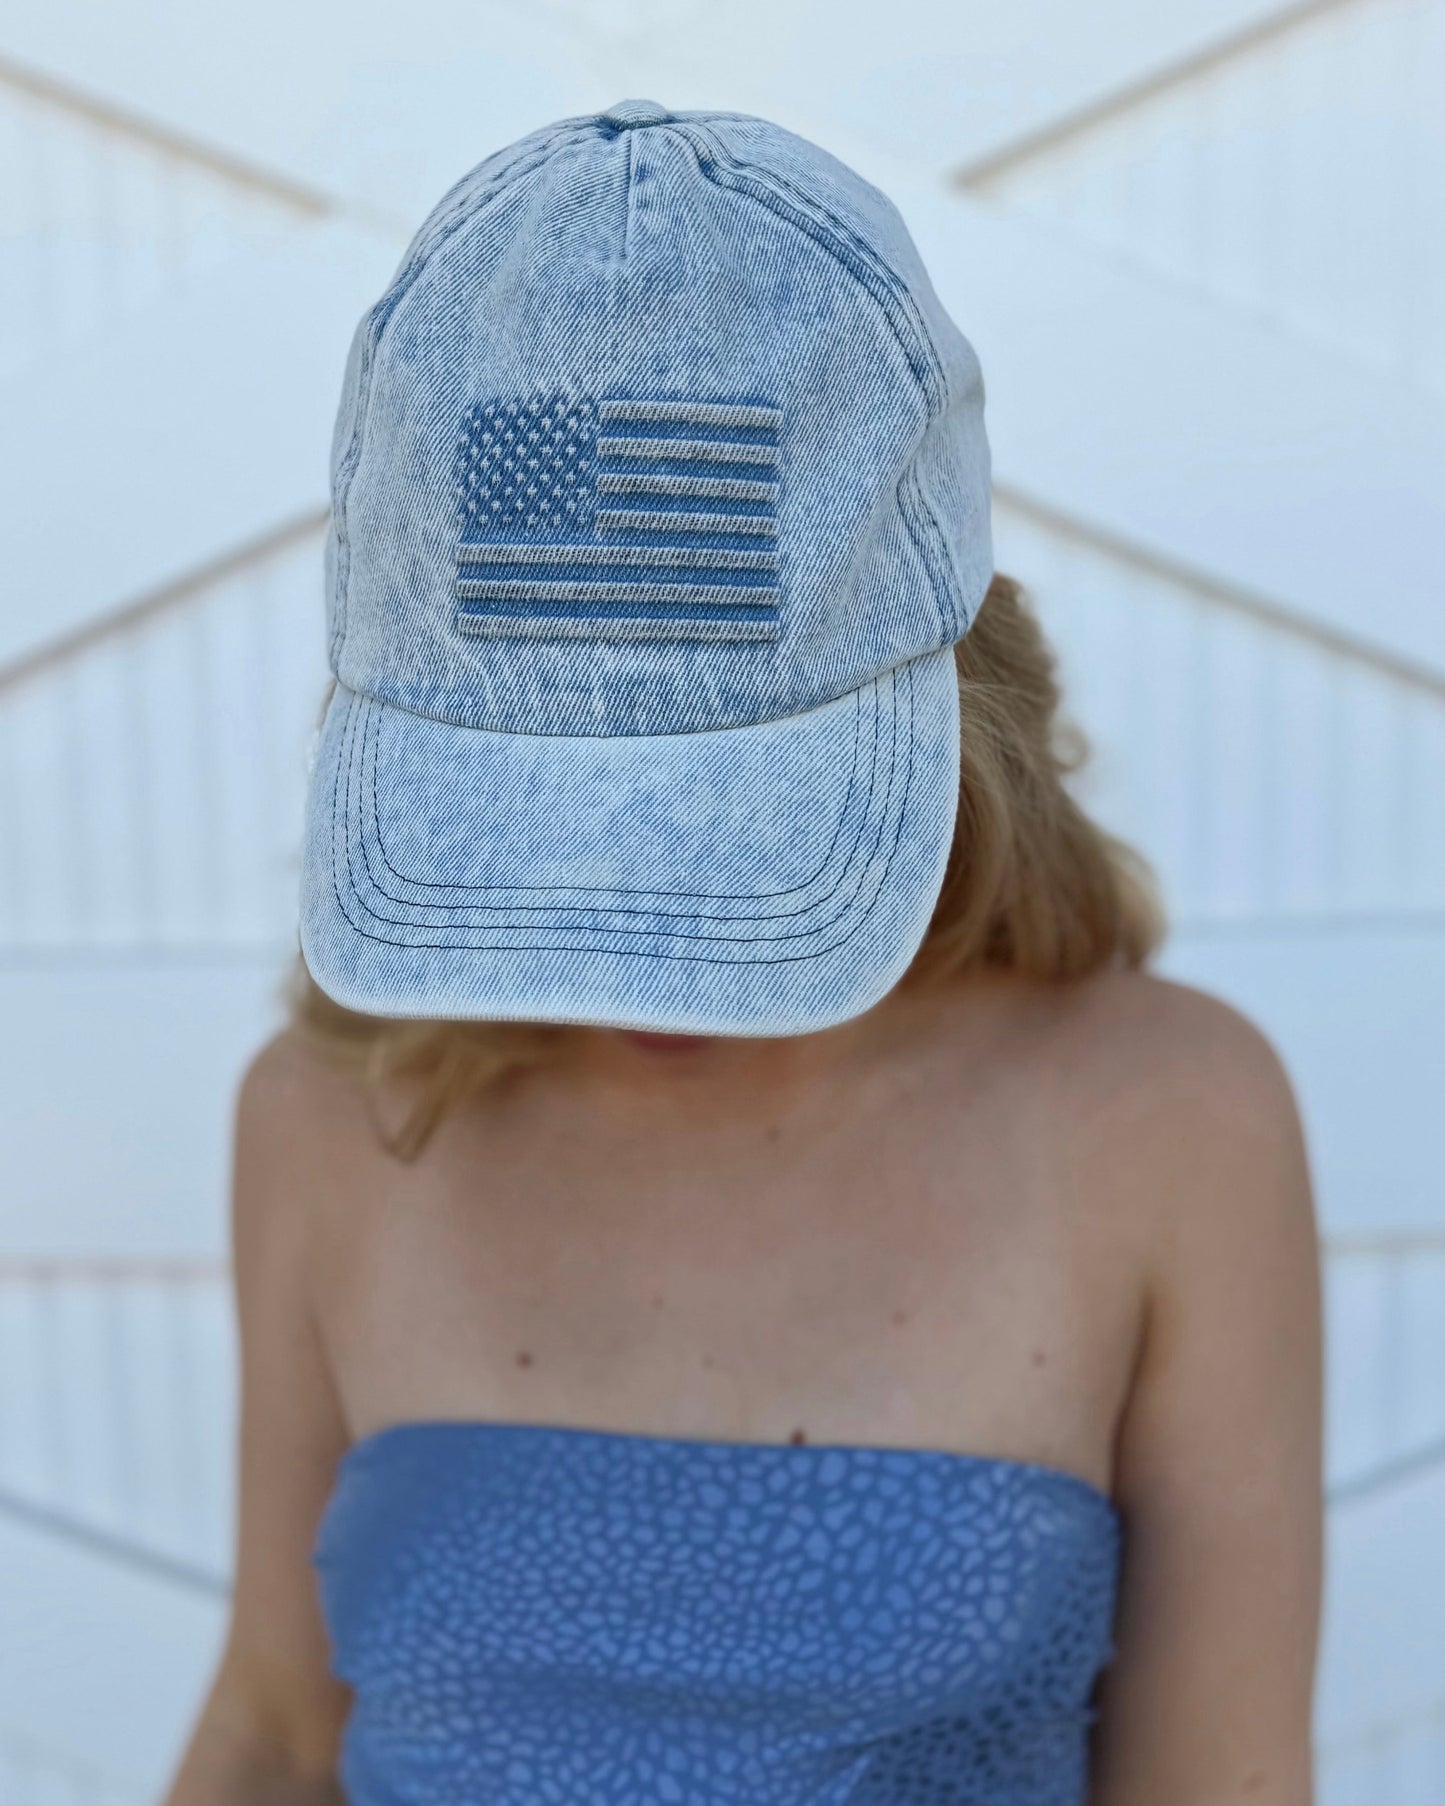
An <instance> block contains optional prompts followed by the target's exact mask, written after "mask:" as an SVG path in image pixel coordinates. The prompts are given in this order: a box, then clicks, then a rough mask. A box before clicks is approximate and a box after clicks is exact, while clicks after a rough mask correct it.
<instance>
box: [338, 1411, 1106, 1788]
mask: <svg viewBox="0 0 1445 1806" xmlns="http://www.w3.org/2000/svg"><path fill="white" fill-rule="evenodd" d="M1120 1540H1121V1538H1120V1520H1119V1517H1118V1514H1117V1512H1116V1510H1115V1508H1114V1506H1113V1505H1112V1503H1111V1502H1110V1500H1109V1499H1108V1498H1107V1497H1106V1496H1105V1495H1104V1494H1103V1493H1102V1492H1100V1491H1098V1490H1097V1489H1096V1488H1095V1487H1094V1486H1092V1485H1091V1484H1090V1483H1089V1482H1087V1481H1085V1480H1082V1479H1078V1478H1076V1477H1074V1476H1073V1475H1071V1474H1067V1473H1064V1472H1062V1471H1060V1470H1056V1469H1054V1468H1049V1467H1043V1466H1038V1465H1034V1464H1031V1463H1028V1462H1020V1461H1010V1460H1002V1459H994V1458H991V1457H986V1456H973V1455H956V1454H950V1453H946V1452H943V1451H933V1450H924V1449H889V1448H881V1447H878V1448H874V1447H858V1446H851V1445H836V1444H835V1445H827V1444H806V1443H803V1444H792V1443H779V1444H773V1443H761V1442H753V1443H748V1442H721V1441H706V1440H703V1439H701V1438H684V1437H665V1436H649V1435H645V1434H641V1433H636V1432H630V1431H617V1430H587V1429H581V1428H565V1427H561V1426H552V1425H541V1424H517V1423H502V1422H497V1423H489V1422H472V1421H457V1422H448V1421H433V1422H422V1423H412V1424H399V1425H397V1426H395V1427H393V1428H391V1429H387V1430H381V1431H378V1432H377V1433H376V1434H374V1435H372V1436H368V1437H366V1438H364V1439H363V1440H362V1441H360V1442H358V1443H357V1444H355V1446H354V1447H353V1448H352V1449H351V1450H350V1451H349V1452H348V1454H347V1455H346V1456H345V1457H344V1459H343V1461H342V1463H341V1467H340V1470H339V1472H338V1475H337V1482H336V1487H335V1491H334V1492H333V1494H332V1497H331V1500H330V1502H329V1503H328V1505H327V1508H326V1512H325V1515H324V1517H323V1519H322V1522H321V1526H320V1529H319V1531H318V1535H317V1542H316V1550H315V1562H316V1567H317V1571H318V1575H319V1579H320V1585H321V1596H322V1603H323V1607H324V1611H325V1615H326V1621H327V1625H328V1627H329V1630H330V1634H331V1639H332V1644H333V1649H334V1663H335V1668H336V1672H337V1673H338V1674H339V1675H340V1676H341V1678H342V1679H343V1680H345V1681H346V1682H347V1683H348V1684H349V1685H350V1687H351V1688H352V1689H353V1695H354V1704H353V1708H352V1713H351V1717H350V1720H349V1723H348V1725H347V1730H346V1737H345V1744H344V1750H343V1757H342V1769H341V1779H342V1784H343V1787H344V1789H345V1791H346V1796H347V1799H348V1800H349V1801H350V1802H351V1806H843V1803H844V1802H847V1803H848V1806H985V1803H986V1806H1080V1802H1082V1800H1083V1798H1084V1795H1085V1791H1086V1786H1087V1754H1088V1730H1089V1725H1090V1723H1091V1721H1092V1719H1093V1716H1094V1714H1093V1710H1092V1705H1091V1699H1092V1694H1093V1690H1094V1683H1095V1681H1096V1678H1097V1676H1098V1673H1099V1670H1100V1669H1101V1667H1103V1665H1104V1664H1105V1663H1106V1662H1107V1661H1108V1659H1109V1658H1110V1656H1111V1655H1112V1654H1113V1642H1112V1634H1113V1632H1112V1627H1113V1617H1114V1602H1115V1592H1116V1583H1117V1571H1118V1561H1119V1553H1120Z"/></svg>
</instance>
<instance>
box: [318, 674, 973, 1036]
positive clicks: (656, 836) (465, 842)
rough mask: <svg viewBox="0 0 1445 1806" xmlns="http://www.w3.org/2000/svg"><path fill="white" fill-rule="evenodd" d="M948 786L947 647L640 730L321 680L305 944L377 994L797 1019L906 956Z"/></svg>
mask: <svg viewBox="0 0 1445 1806" xmlns="http://www.w3.org/2000/svg"><path fill="white" fill-rule="evenodd" d="M957 800H958V687H957V679H956V675H955V668H954V660H953V649H952V648H951V647H946V648H945V649H944V650H942V651H940V652H937V653H930V654H928V655H927V656H925V657H923V658H920V659H916V660H914V661H913V662H911V663H910V664H907V665H903V666H900V667H899V668H897V669H896V670H894V671H890V672H887V673H884V674H883V675H882V676H880V677H878V678H876V679H874V680H873V681H872V682H870V683H869V684H867V685H865V686H864V688H863V689H861V690H858V691H855V692H852V693H850V694H848V695H846V696H843V697H840V698H839V699H838V700H836V701H834V702H830V703H827V704H825V705H823V706H822V707H820V708H816V709H812V710H810V711H808V712H807V713H805V714H800V715H791V716H788V717H785V718H784V719H782V720H777V721H769V722H764V723H760V724H758V725H756V726H750V727H742V728H729V729H723V730H716V731H709V732H705V733H693V734H674V735H666V736H658V737H651V738H640V737H639V738H631V737H597V738H591V737H585V738H584V737H578V736H566V737H563V736H547V737H542V736H536V737H533V736H530V735H520V734H506V733H494V732H490V731H487V730H484V729H477V728H467V727H457V726H454V725H451V724H449V723H444V722H439V721H433V720H430V719H428V718H426V717H423V716H420V715H415V714H411V713H409V712H407V711H405V710H402V709H399V708H396V707H394V706H392V705H390V704H388V703H382V702H378V701H375V700H373V699H371V698H368V697H364V696H360V695H356V694H354V693H353V692H351V691H349V690H346V689H344V688H340V687H338V688H337V690H336V692H335V694H334V695H333V697H332V700H331V704H330V707H329V709H328V711H327V715H326V720H325V723H324V725H323V728H322V732H321V739H320V746H319V749H318V754H317V759H316V764H315V768H314V770H313V773H312V780H311V789H310V796H309V801H308V819H307V836H306V851H305V858H304V869H303V881H302V919H301V944H302V950H303V953H304V955H305V958H306V963H307V965H308V967H309V968H310V971H311V973H312V976H313V977H314V978H315V980H316V982H317V983H318V984H319V985H320V986H321V988H322V989H323V990H324V991H326V992H327V993H328V994H329V995H330V996H332V997H333V998H335V999H336V1000H337V1001H338V1002H340V1003H342V1004H344V1005H346V1006H348V1007H349V1008H351V1009H355V1010H362V1011H365V1012H368V1013H370V1014H373V1015H381V1016H413V1017H452V1018H469V1019H481V1020H494V1021H529V1022H567V1023H581V1024H592V1025H598V1026H611V1027H626V1028H645V1029H654V1030H663V1031H671V1032H673V1033H677V1034H698V1035H789V1034H802V1033H805V1032H807V1031H810V1030H813V1029H819V1028H825V1027H827V1026H829V1025H830V1024H832V1023H836V1022H841V1021H843V1020H845V1019H846V1018H848V1017H850V1016H855V1015H858V1014H859V1013H861V1012H862V1011H863V1010H866V1009H868V1008H870V1007H871V1006H872V1005H873V1004H874V1003H876V1002H877V1001H878V1000H879V999H880V998H881V997H883V995H884V994H885V993H886V992H887V991H888V990H889V989H890V988H891V987H892V986H893V985H894V984H895V983H896V982H897V980H898V979H899V978H900V977H901V976H902V974H903V972H904V970H905V969H906V968H907V966H908V963H909V961H910V960H911V959H912V957H913V955H914V953H915V952H916V950H917V948H918V946H919V943H920V942H921V940H922V938H923V935H924V932H925V930H926V929H927V926H928V922H929V919H930V916H931V914H932V911H933V906H934V903H935V901H936V899H937V896H938V891H939V887H940V885H941V884H942V881H943V871H944V866H945V862H946V860H947V855H948V849H949V844H950V841H951V839H952V835H953V825H954V817H955V812H956V808H957Z"/></svg>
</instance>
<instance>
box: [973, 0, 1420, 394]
mask: <svg viewBox="0 0 1445 1806" xmlns="http://www.w3.org/2000/svg"><path fill="white" fill-rule="evenodd" d="M1442 88H1445V0H1355V4H1353V5H1341V6H1334V7H1329V8H1324V9H1320V10H1319V11H1318V12H1317V13H1316V14H1315V15H1314V16H1303V17H1301V18H1300V19H1299V21H1298V22H1297V23H1296V24H1295V25H1294V26H1293V28H1292V29H1290V30H1287V31H1283V32H1280V33H1278V34H1276V35H1274V36H1272V37H1271V38H1269V39H1267V40H1265V41H1259V42H1249V43H1245V44H1244V45H1242V46H1241V48H1240V50H1239V52H1238V54H1237V55H1235V56H1231V57H1228V58H1225V59H1223V60H1222V61H1217V62H1211V63H1206V64H1203V65H1201V66H1199V67H1198V68H1194V69H1188V70H1186V71H1184V72H1183V73H1182V74H1181V75H1180V76H1179V77H1178V78H1177V79H1176V80H1174V81H1172V82H1166V83H1164V84H1162V85H1154V86H1150V87H1148V88H1146V89H1143V90H1141V92H1140V94H1139V97H1138V98H1137V99H1136V100H1134V101H1132V102H1130V101H1128V100H1126V101H1124V102H1123V103H1121V104H1120V105H1119V106H1118V107H1116V108H1115V109H1113V110H1111V111H1110V112H1109V113H1108V114H1107V115H1105V116H1103V117H1101V118H1099V119H1097V120H1095V121H1092V122H1090V123H1089V124H1087V125H1085V126H1083V127H1081V128H1080V129H1079V130H1078V131H1077V132H1075V133H1072V134H1064V135H1063V136H1062V137H1061V138H1059V139H1057V140H1055V141H1053V142H1051V143H1049V144H1046V145H1044V146H1042V147H1040V148H1039V149H1038V150H1036V151H1034V152H1032V153H1031V154H1027V155H1024V156H1021V157H1020V158H1018V159H1016V160H1014V161H1012V162H1004V163H1001V164H997V165H992V166H989V167H988V168H987V170H986V172H985V173H983V174H981V175H980V177H979V178H978V180H977V181H976V182H975V183H974V187H975V189H976V191H977V192H979V193H980V194H986V195H989V196H991V197H992V198H994V199H995V200H997V201H999V202H1000V203H1002V204H1005V205H1007V206H1008V207H1010V208H1011V209H1017V210H1022V211H1025V212H1030V213H1033V214H1034V215H1036V216H1037V217H1039V218H1041V219H1047V220H1050V221H1053V222H1054V223H1056V224H1058V225H1059V226H1061V227H1062V228H1064V229H1065V230H1067V231H1070V232H1075V233H1078V234H1080V235H1081V236H1083V237H1085V238H1088V239H1089V240H1091V241H1092V242H1093V243H1095V244H1098V245H1101V246H1105V247H1108V248H1109V249H1111V250H1113V251H1114V252H1116V253H1117V254H1118V255H1120V256H1121V257H1124V258H1127V259H1129V260H1130V261H1132V262H1134V263H1136V264H1138V265H1140V266H1142V267H1145V268H1149V269H1152V270H1154V271H1156V272H1157V273H1159V274H1161V275H1164V276H1167V277H1169V278H1171V279H1172V280H1175V281H1180V282H1184V283H1187V284H1189V285H1190V286H1192V287H1194V288H1197V289H1200V290H1202V291H1203V292H1205V293H1208V294H1210V295H1213V296H1215V297H1216V298H1218V299H1219V300H1220V301H1221V302H1223V303H1226V304H1229V305H1232V306H1236V307H1241V306H1242V307H1248V308H1252V309H1257V310H1261V311H1263V312H1264V313H1266V314H1268V315H1270V316H1271V317H1274V318H1276V319H1279V320H1281V321H1283V322H1285V323H1287V324H1288V325H1289V326H1291V327H1292V328H1293V329H1295V330H1297V331H1299V332H1302V333H1305V334H1308V335H1311V336H1314V337H1317V338H1320V339H1323V340H1326V341H1329V342H1332V343H1334V344H1336V345H1338V346H1339V347H1340V348H1341V349H1343V350H1345V351H1347V352H1348V353H1349V354H1350V355H1351V356H1352V357H1354V358H1356V359H1358V360H1359V361H1361V362H1363V363H1365V364H1369V365H1371V366H1374V367H1377V368H1379V369H1381V370H1393V371H1396V372H1398V373H1400V374H1402V375H1405V376H1407V377H1413V378H1414V379H1416V380H1418V381H1421V382H1424V383H1426V384H1429V385H1431V386H1434V387H1435V388H1437V389H1440V390H1442V392H1445V288H1442V285H1445V253H1442V240H1445V140H1442V138H1441V135H1440V133H1439V131H1438V128H1437V124H1436V121H1437V119H1438V98H1439V95H1440V93H1441V91H1442Z"/></svg>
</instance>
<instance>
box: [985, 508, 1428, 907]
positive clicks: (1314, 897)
mask: <svg viewBox="0 0 1445 1806" xmlns="http://www.w3.org/2000/svg"><path fill="white" fill-rule="evenodd" d="M996 522H997V534H996V538H997V555H998V559H999V563H1000V566H1001V568H1003V569H1006V570H1010V571H1012V572H1013V573H1014V574H1015V575H1017V576H1019V577H1020V578H1022V579H1023V580H1024V581H1025V583H1026V585H1027V586H1028V587H1029V589H1030V591H1031V593H1032V595H1033V598H1034V601H1035V605H1036V607H1037V609H1038V612H1039V615H1040V617H1041V619H1042V621H1043V623H1044V626H1045V628H1046V631H1047V632H1048V633H1049V635H1050V637H1051V639H1052V640H1053V642H1054V643H1055V645H1056V646H1057V648H1058V650H1059V653H1060V656H1061V661H1062V668H1063V672H1064V676H1065V686H1066V687H1065V694H1066V702H1067V704H1068V706H1069V707H1070V709H1071V710H1072V711H1073V712H1074V713H1075V714H1076V715H1077V716H1078V718H1079V719H1080V720H1081V721H1082V722H1083V723H1084V724H1085V726H1086V728H1087V730H1088V732H1089V734H1090V736H1091V738H1092V740H1093V741H1094V744H1095V749H1096V753H1095V761H1094V769H1093V770H1092V772H1089V773H1086V774H1085V777H1084V783H1083V793H1084V795H1085V797H1086V798H1087V800H1088V801H1089V803H1090V804H1091V806H1093V807H1096V808H1097V809H1098V810H1099V812H1100V813H1101V815H1102V816H1103V818H1104V819H1106V820H1107V821H1108V822H1109V824H1110V825H1111V826H1113V827H1115V828H1116V829H1118V830H1119V831H1120V832H1122V833H1124V834H1125V835H1127V836H1128V837H1130V838H1132V839H1134V840H1137V841H1138V843H1139V844H1140V845H1141V847H1142V848H1143V850H1144V851H1145V852H1146V853H1147V854H1148V855H1149V856H1150V858H1151V859H1152V860H1153V861H1154V863H1155V865H1156V867H1157V869H1158V871H1159V873H1160V875H1161V878H1162V880H1163V882H1164V887H1165V891H1166V894H1167V898H1168V901H1169V903H1170V905H1171V908H1172V910H1173V912H1174V913H1175V915H1176V917H1177V919H1178V920H1179V921H1180V922H1181V923H1188V924H1193V923H1212V924H1219V925H1222V924H1226V923H1231V922H1237V923H1244V922H1254V923H1267V922H1278V921H1288V920H1298V919H1300V918H1307V919H1313V920H1328V919H1330V918H1331V917H1334V918H1339V919H1346V918H1351V917H1356V916H1359V915H1361V914H1374V915H1383V916H1389V915H1390V914H1392V913H1394V914H1403V915H1405V916H1412V915H1418V914H1420V913H1422V912H1424V913H1429V912H1439V911H1442V910H1445V854H1442V851H1441V845H1442V838H1445V837H1442V821H1445V806H1442V802H1441V792H1442V786H1441V784H1440V782H1439V775H1438V774H1439V772H1440V770H1441V769H1442V766H1441V763H1440V756H1441V746H1442V743H1445V687H1442V686H1440V685H1437V684H1434V683H1431V682H1427V681H1425V680H1423V679H1420V680H1416V679H1414V678H1412V677H1411V676H1410V675H1409V674H1407V673H1404V672H1399V671H1394V670H1391V669H1390V668H1388V667H1386V666H1383V665H1380V664H1377V663H1375V662H1372V661H1370V660H1368V659H1366V658H1364V657H1362V656H1358V655H1356V654H1354V653H1351V652H1349V651H1346V650H1344V649H1343V648H1338V647H1335V646H1332V645H1330V644H1329V643H1328V642H1326V641H1323V640H1320V639H1316V638H1314V637H1313V636H1311V635H1309V634H1307V633H1303V632H1300V631H1298V630H1296V629H1295V628H1294V627H1292V626H1291V625H1289V624H1288V623H1286V622H1283V621H1277V620H1272V619H1270V618H1269V617H1268V616H1267V615H1266V614H1263V613H1261V612H1260V611H1259V610H1258V609H1256V608H1254V607H1253V606H1251V605H1245V604H1244V603H1242V602H1240V603H1231V602H1230V600H1229V599H1228V597H1226V596H1222V595H1220V594H1218V593H1215V592H1211V591H1208V590H1205V589H1202V588H1199V587H1197V586H1194V585H1192V584H1191V583H1190V582H1189V581H1188V580H1187V579H1185V578H1184V577H1182V576H1171V575H1169V574H1167V573H1164V572H1162V571H1159V570H1157V569H1153V568H1150V567H1148V566H1146V565H1143V564H1140V563H1138V562H1135V561H1131V559H1130V558H1129V556H1128V554H1127V553H1126V552H1124V551H1122V550H1119V549H1113V548H1108V547H1105V546H1102V545H1094V544H1090V543H1089V542H1087V541H1086V540H1084V539H1082V538H1081V537H1080V536H1079V535H1078V534H1077V533H1076V532H1075V531H1074V530H1073V529H1066V528H1064V527H1063V526H1061V525H1051V524H1050V523H1049V521H1048V520H1047V519H1046V518H1044V517H1042V516H1040V515H1038V514H1036V513H1033V512H1031V511H1030V512H1025V511H1023V510H1021V509H1019V508H1017V507H1014V506H1012V505H1011V504H1010V503H1009V501H1008V500H1007V499H1006V498H1005V499H1001V500H1000V501H999V503H998V504H997V506H996Z"/></svg>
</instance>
